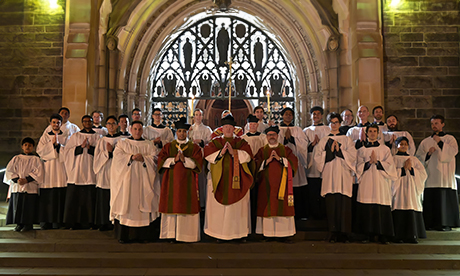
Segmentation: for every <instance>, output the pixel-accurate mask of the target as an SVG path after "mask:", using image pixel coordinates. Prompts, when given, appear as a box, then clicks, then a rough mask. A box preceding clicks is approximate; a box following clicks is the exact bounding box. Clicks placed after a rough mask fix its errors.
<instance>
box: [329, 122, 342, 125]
mask: <svg viewBox="0 0 460 276" xmlns="http://www.w3.org/2000/svg"><path fill="white" fill-rule="evenodd" d="M330 124H332V125H336V124H340V122H339V121H335V122H330Z"/></svg>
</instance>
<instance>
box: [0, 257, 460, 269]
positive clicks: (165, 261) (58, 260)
mask: <svg viewBox="0 0 460 276" xmlns="http://www.w3.org/2000/svg"><path fill="white" fill-rule="evenodd" d="M21 266H27V267H54V268H128V267H131V268H208V269H214V268H226V269H228V268H235V267H238V268H259V269H260V268H265V269H270V268H274V269H414V270H426V269H448V270H453V269H460V256H459V255H458V254H329V253H327V254H306V253H290V254H287V253H260V254H254V253H242V252H240V253H177V252H174V253H166V252H161V253H151V252H141V253H138V252H136V253H134V252H129V253H126V252H123V253H121V252H120V253H108V252H105V253H104V254H101V253H98V252H96V253H94V252H84V253H68V252H40V253H30V252H2V253H0V267H10V268H19V267H21ZM459 273H460V271H459Z"/></svg>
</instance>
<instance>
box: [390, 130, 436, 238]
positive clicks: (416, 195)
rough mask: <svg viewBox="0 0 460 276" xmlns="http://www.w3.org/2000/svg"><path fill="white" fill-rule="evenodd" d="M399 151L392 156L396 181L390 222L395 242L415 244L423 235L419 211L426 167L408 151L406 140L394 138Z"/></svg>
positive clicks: (407, 140) (421, 216)
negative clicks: (391, 220)
mask: <svg viewBox="0 0 460 276" xmlns="http://www.w3.org/2000/svg"><path fill="white" fill-rule="evenodd" d="M395 142H396V146H397V147H398V152H397V153H396V155H395V156H394V160H395V166H396V172H397V174H398V180H396V181H393V184H392V191H393V204H392V205H391V208H392V210H393V211H392V214H393V224H394V230H395V238H394V241H395V242H406V243H417V239H418V238H426V232H425V223H424V222H423V214H422V194H423V189H424V188H425V185H424V184H425V180H426V178H427V174H426V171H425V167H423V165H422V163H421V162H420V161H419V160H418V159H417V157H415V156H412V155H410V154H409V153H408V151H409V139H407V138H406V137H404V136H400V137H399V138H397V139H396V141H395Z"/></svg>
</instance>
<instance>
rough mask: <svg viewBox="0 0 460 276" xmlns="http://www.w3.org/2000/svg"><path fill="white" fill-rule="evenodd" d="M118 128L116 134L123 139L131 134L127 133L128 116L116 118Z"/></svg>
mask: <svg viewBox="0 0 460 276" xmlns="http://www.w3.org/2000/svg"><path fill="white" fill-rule="evenodd" d="M118 126H119V127H120V130H119V132H118V133H120V136H123V137H129V136H131V133H130V132H129V118H128V115H126V114H121V115H120V116H118Z"/></svg>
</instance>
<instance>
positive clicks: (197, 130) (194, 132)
mask: <svg viewBox="0 0 460 276" xmlns="http://www.w3.org/2000/svg"><path fill="white" fill-rule="evenodd" d="M193 115H194V116H193V121H194V124H193V125H192V126H191V127H190V130H189V132H188V136H189V139H190V140H192V141H193V142H194V143H196V144H198V145H199V146H200V147H201V149H203V148H204V147H205V146H206V145H207V144H208V143H209V141H211V134H212V129H211V128H210V127H209V126H207V125H205V124H203V110H201V109H199V108H197V109H195V111H194V114H193ZM202 151H203V150H202ZM205 167H206V164H203V168H202V170H201V173H200V174H199V175H198V186H199V189H200V206H201V208H202V209H204V207H205V206H206V186H207V185H208V177H207V172H205Z"/></svg>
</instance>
